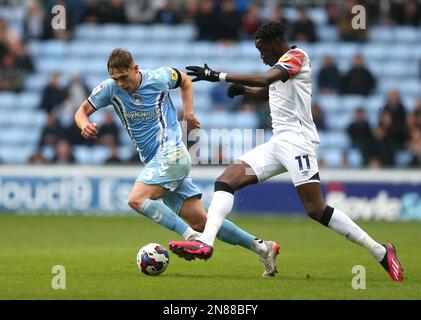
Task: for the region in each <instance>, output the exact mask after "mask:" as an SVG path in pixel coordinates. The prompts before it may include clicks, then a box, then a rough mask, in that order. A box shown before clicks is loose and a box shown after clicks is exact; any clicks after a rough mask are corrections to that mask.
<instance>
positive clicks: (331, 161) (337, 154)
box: [320, 148, 343, 168]
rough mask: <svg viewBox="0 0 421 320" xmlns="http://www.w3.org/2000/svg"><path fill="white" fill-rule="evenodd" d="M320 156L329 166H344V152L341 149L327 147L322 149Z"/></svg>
mask: <svg viewBox="0 0 421 320" xmlns="http://www.w3.org/2000/svg"><path fill="white" fill-rule="evenodd" d="M320 158H321V159H322V160H323V161H324V162H325V164H326V166H327V167H331V168H338V167H341V166H342V162H343V153H342V151H341V150H339V149H334V148H326V149H323V150H321V156H320Z"/></svg>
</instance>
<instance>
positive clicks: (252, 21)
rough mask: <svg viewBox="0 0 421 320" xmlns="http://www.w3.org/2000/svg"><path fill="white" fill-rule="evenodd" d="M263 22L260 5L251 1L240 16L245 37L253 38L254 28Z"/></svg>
mask: <svg viewBox="0 0 421 320" xmlns="http://www.w3.org/2000/svg"><path fill="white" fill-rule="evenodd" d="M262 24H263V20H262V14H261V8H260V5H259V4H258V3H257V2H256V1H253V2H252V3H250V6H249V7H248V8H247V11H246V13H245V14H244V16H243V18H242V23H241V26H242V30H243V34H244V36H245V38H246V39H254V34H255V33H256V30H257V29H258V28H259V27H260V26H261V25H262Z"/></svg>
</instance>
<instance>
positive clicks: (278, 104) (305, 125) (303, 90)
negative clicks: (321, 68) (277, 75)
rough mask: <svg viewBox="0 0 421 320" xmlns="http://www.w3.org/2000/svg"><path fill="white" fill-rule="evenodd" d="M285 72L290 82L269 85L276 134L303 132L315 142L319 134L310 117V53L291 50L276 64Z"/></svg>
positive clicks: (271, 111)
mask: <svg viewBox="0 0 421 320" xmlns="http://www.w3.org/2000/svg"><path fill="white" fill-rule="evenodd" d="M274 68H283V69H286V70H287V71H288V73H289V76H290V77H289V79H288V80H287V81H285V82H282V81H281V80H279V81H276V82H274V83H272V84H271V85H270V86H269V107H270V113H271V117H272V127H273V133H274V134H277V133H279V132H284V131H289V132H291V131H292V132H296V133H301V132H302V133H303V134H304V135H305V136H306V137H307V138H308V139H310V140H311V141H312V142H314V143H319V142H320V140H319V135H318V133H317V129H316V125H315V124H314V122H313V116H312V114H311V66H310V58H309V57H308V55H307V53H306V52H304V51H303V50H301V49H298V48H297V47H295V46H294V47H292V48H291V50H289V51H288V52H286V53H285V54H284V55H283V56H282V57H281V58H280V59H279V61H278V63H276V64H275V66H274Z"/></svg>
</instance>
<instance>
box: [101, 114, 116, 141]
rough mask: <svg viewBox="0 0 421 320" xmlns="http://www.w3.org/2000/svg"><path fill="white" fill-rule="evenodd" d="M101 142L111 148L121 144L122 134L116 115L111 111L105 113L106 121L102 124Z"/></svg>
mask: <svg viewBox="0 0 421 320" xmlns="http://www.w3.org/2000/svg"><path fill="white" fill-rule="evenodd" d="M99 130H100V132H101V136H100V142H101V143H102V144H103V145H104V146H107V147H109V148H113V147H114V146H119V145H120V136H119V132H120V130H119V129H118V126H117V125H116V123H115V122H114V117H113V114H112V113H111V112H105V113H104V122H103V124H102V125H101V126H100V129H99Z"/></svg>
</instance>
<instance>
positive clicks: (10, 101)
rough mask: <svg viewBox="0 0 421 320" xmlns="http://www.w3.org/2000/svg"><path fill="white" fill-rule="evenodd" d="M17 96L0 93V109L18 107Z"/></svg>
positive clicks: (9, 93)
mask: <svg viewBox="0 0 421 320" xmlns="http://www.w3.org/2000/svg"><path fill="white" fill-rule="evenodd" d="M16 99H17V95H16V94H15V93H11V92H0V108H2V109H4V108H8V109H9V108H13V107H14V106H15V105H16Z"/></svg>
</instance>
